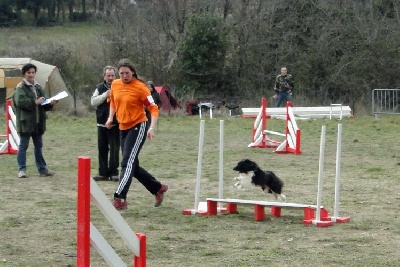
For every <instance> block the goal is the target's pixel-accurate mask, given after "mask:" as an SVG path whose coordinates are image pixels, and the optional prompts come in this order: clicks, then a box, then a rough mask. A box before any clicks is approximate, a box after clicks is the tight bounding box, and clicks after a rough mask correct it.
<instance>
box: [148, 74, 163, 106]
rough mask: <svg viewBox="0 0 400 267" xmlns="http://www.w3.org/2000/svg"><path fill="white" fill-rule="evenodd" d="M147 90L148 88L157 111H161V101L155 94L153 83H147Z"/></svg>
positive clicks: (156, 93) (157, 94)
mask: <svg viewBox="0 0 400 267" xmlns="http://www.w3.org/2000/svg"><path fill="white" fill-rule="evenodd" d="M147 88H149V90H150V93H151V96H152V97H153V100H154V103H156V105H157V106H158V110H159V111H160V110H161V106H162V104H163V103H162V100H161V96H160V94H159V93H158V92H157V90H156V88H155V87H154V82H153V81H148V82H147Z"/></svg>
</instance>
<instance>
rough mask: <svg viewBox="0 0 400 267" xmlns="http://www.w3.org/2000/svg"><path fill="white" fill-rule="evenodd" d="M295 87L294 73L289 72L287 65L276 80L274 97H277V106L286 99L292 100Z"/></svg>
mask: <svg viewBox="0 0 400 267" xmlns="http://www.w3.org/2000/svg"><path fill="white" fill-rule="evenodd" d="M293 88H294V84H293V78H292V75H290V74H287V69H286V67H282V68H281V74H280V75H278V76H277V77H276V80H275V88H274V90H275V95H274V96H273V98H275V99H276V107H277V108H278V107H280V105H281V104H282V103H283V102H284V101H285V102H286V101H291V100H292V90H293Z"/></svg>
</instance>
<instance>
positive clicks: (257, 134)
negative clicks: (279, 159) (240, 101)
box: [248, 98, 301, 155]
mask: <svg viewBox="0 0 400 267" xmlns="http://www.w3.org/2000/svg"><path fill="white" fill-rule="evenodd" d="M269 118H271V116H269V115H268V109H267V99H266V98H263V99H262V100H261V109H260V112H259V113H258V115H257V117H256V120H255V122H254V123H253V129H252V143H250V144H249V145H248V147H253V148H276V150H275V152H276V153H280V154H284V153H294V154H296V155H300V154H301V150H300V140H301V131H300V129H299V128H298V126H297V123H296V120H295V117H294V114H293V108H292V103H291V102H290V101H288V102H287V103H286V132H285V133H279V132H275V131H271V130H267V119H269ZM268 135H277V136H281V137H284V138H285V139H284V140H283V141H276V140H273V139H270V138H269V136H268Z"/></svg>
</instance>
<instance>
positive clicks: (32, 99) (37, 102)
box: [13, 63, 58, 178]
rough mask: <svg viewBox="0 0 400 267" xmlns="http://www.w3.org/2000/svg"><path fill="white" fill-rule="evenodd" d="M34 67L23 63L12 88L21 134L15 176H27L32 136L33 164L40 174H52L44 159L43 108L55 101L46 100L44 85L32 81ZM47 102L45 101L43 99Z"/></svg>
mask: <svg viewBox="0 0 400 267" xmlns="http://www.w3.org/2000/svg"><path fill="white" fill-rule="evenodd" d="M36 71H37V67H36V66H35V65H33V64H30V63H29V64H26V65H24V66H23V67H22V76H23V78H22V81H21V82H20V83H19V84H18V85H17V87H16V88H15V92H14V95H13V104H14V107H15V111H16V112H15V113H16V122H17V132H18V134H19V136H20V143H19V146H18V154H17V162H18V177H19V178H26V177H27V175H26V150H27V149H28V146H29V140H30V138H32V141H33V146H34V154H35V161H36V167H37V169H38V172H39V176H53V175H54V172H52V171H50V170H49V169H48V168H47V164H46V161H45V160H44V158H43V154H42V147H43V134H44V132H45V131H46V111H48V110H51V109H52V108H53V105H54V104H56V103H57V102H58V101H56V100H53V101H51V102H50V103H46V102H47V101H46V98H45V94H44V90H43V88H42V87H41V86H40V84H39V83H38V82H37V81H36V80H35V75H36ZM45 101H46V102H45Z"/></svg>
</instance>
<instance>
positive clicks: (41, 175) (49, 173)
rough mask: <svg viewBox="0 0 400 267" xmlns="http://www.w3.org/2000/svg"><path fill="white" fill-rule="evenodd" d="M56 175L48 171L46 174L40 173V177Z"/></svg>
mask: <svg viewBox="0 0 400 267" xmlns="http://www.w3.org/2000/svg"><path fill="white" fill-rule="evenodd" d="M54 174H56V173H55V172H53V171H50V170H47V171H45V172H41V173H39V176H40V177H49V176H54Z"/></svg>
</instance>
